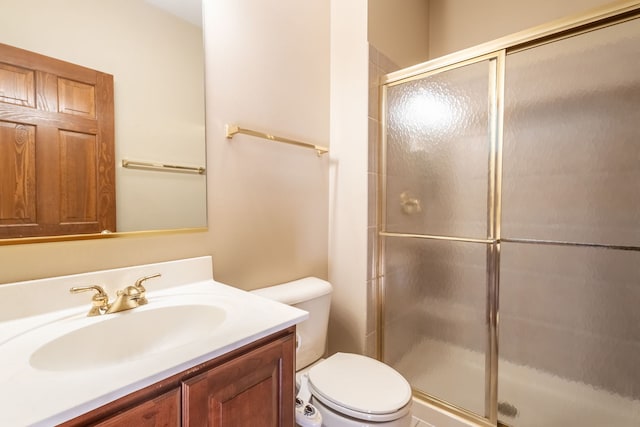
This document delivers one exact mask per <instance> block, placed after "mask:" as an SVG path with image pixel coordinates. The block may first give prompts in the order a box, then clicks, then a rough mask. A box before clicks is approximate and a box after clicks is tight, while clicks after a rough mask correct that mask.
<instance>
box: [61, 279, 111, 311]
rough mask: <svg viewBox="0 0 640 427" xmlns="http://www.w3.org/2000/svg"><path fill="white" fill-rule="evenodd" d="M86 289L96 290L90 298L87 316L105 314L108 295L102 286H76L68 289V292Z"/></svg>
mask: <svg viewBox="0 0 640 427" xmlns="http://www.w3.org/2000/svg"><path fill="white" fill-rule="evenodd" d="M86 291H96V293H95V295H93V298H91V310H89V313H87V316H99V315H101V314H105V313H106V312H107V310H108V309H109V296H108V295H107V293H106V292H105V291H104V289H102V286H98V285H91V286H76V287H73V288H71V289H69V292H71V293H72V294H77V293H78V292H86Z"/></svg>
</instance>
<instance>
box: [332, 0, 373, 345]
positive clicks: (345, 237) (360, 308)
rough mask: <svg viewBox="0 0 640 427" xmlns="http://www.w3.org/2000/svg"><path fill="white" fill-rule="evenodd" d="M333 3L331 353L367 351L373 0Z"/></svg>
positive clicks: (339, 0) (337, 1)
mask: <svg viewBox="0 0 640 427" xmlns="http://www.w3.org/2000/svg"><path fill="white" fill-rule="evenodd" d="M331 3H332V4H331V154H330V155H331V169H330V177H329V182H330V188H331V190H330V199H329V212H330V226H329V281H330V282H331V283H332V284H333V299H332V306H331V318H330V320H329V351H330V352H334V351H351V352H358V353H362V352H364V350H365V348H364V344H365V333H366V308H367V288H366V285H367V276H366V265H367V146H368V145H367V143H368V141H367V93H368V90H369V87H368V79H367V73H368V44H367V0H357V1H356V0H350V1H348V2H346V1H343V0H335V1H332V2H331Z"/></svg>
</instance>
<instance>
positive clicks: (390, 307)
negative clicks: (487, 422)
mask: <svg viewBox="0 0 640 427" xmlns="http://www.w3.org/2000/svg"><path fill="white" fill-rule="evenodd" d="M385 245H386V248H385V249H386V256H385V258H386V259H385V278H384V288H385V306H384V307H385V317H384V318H385V335H384V337H385V338H384V343H385V348H384V360H385V361H386V362H387V363H389V364H391V366H393V367H394V368H396V369H397V370H398V371H399V372H401V373H402V374H403V375H404V376H405V377H406V378H407V380H408V381H409V382H410V383H411V385H412V386H413V387H414V388H416V389H418V390H420V391H422V392H424V393H427V394H430V395H432V396H435V397H437V398H440V399H442V400H445V401H447V402H450V403H453V404H454V405H458V406H460V407H463V408H466V409H468V410H471V411H473V412H476V413H478V414H480V415H484V384H485V348H486V342H487V325H486V312H485V310H486V277H487V275H486V264H487V262H486V255H487V247H486V245H483V244H477V243H475V244H474V243H461V242H449V241H438V240H424V239H410V238H398V237H387V238H385Z"/></svg>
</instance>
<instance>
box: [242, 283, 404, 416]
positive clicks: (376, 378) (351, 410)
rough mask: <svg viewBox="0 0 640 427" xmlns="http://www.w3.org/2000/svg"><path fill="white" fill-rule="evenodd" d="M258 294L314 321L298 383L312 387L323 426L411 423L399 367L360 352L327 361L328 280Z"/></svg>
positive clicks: (308, 324) (307, 327) (300, 350)
mask: <svg viewBox="0 0 640 427" xmlns="http://www.w3.org/2000/svg"><path fill="white" fill-rule="evenodd" d="M253 293H255V294H258V295H261V296H263V297H266V298H270V299H273V300H276V301H279V302H282V303H285V304H289V305H293V306H295V307H297V308H300V309H301V310H305V311H307V312H309V319H307V320H305V321H304V322H302V323H300V324H298V325H297V340H298V342H297V353H296V381H297V384H298V387H300V385H301V383H302V384H303V386H304V383H308V389H309V392H310V393H311V400H310V403H311V404H312V405H313V406H314V407H315V408H317V410H318V411H319V412H320V414H321V415H322V425H323V426H326V427H343V426H358V427H367V426H376V427H378V426H385V427H387V426H388V427H405V426H407V427H408V426H410V425H411V413H410V409H411V386H410V385H409V383H408V382H407V380H406V379H405V378H403V377H402V375H400V374H399V373H398V372H397V371H395V370H394V369H393V368H391V367H390V366H388V365H385V364H384V363H382V362H379V361H377V360H375V359H372V358H370V357H366V356H361V355H358V354H350V353H336V354H334V355H332V356H331V357H329V358H327V359H322V357H323V355H324V353H325V345H326V338H327V325H328V321H329V308H330V305H331V285H330V284H329V283H328V282H326V281H324V280H321V279H318V278H315V277H308V278H305V279H300V280H296V281H293V282H289V283H285V284H282V285H276V286H271V287H268V288H263V289H257V290H255V291H253ZM305 376H308V379H307V378H304V377H305ZM302 392H303V391H301V393H302Z"/></svg>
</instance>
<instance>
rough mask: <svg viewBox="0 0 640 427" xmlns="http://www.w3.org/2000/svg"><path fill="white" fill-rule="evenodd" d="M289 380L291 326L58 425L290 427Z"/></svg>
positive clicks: (291, 372) (291, 379)
mask: <svg viewBox="0 0 640 427" xmlns="http://www.w3.org/2000/svg"><path fill="white" fill-rule="evenodd" d="M294 376H295V327H291V328H289V329H286V330H284V331H281V332H278V333H275V334H273V335H270V336H268V337H266V338H263V339H261V340H258V341H256V342H254V343H251V344H248V345H246V346H244V347H241V348H239V349H237V350H234V351H232V352H230V353H228V354H225V355H223V356H220V357H218V358H216V359H213V360H210V361H208V362H205V363H202V364H200V365H197V366H195V367H193V368H191V369H188V370H187V371H184V372H181V373H179V374H176V375H173V376H171V377H169V378H167V379H165V380H163V381H160V382H158V383H156V384H153V385H151V386H149V387H146V388H144V389H142V390H139V391H137V392H134V393H131V394H129V395H127V396H124V397H122V398H120V399H118V400H116V401H114V402H111V403H109V404H107V405H105V406H102V407H100V408H97V409H95V410H93V411H91V412H88V413H86V414H84V415H81V416H79V417H77V418H74V419H73V420H70V421H67V422H65V423H63V424H61V426H63V427H71V426H99V427H116V426H118V427H121V426H132V427H133V426H135V427H138V426H142V427H174V426H191V427H196V426H197V427H201V426H211V427H218V426H220V427H230V426H237V427H244V426H251V427H293V426H294V418H295V417H294V393H295V391H294V389H295V385H294Z"/></svg>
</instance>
